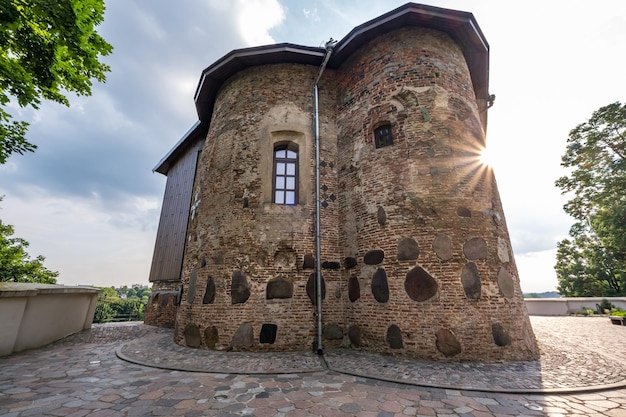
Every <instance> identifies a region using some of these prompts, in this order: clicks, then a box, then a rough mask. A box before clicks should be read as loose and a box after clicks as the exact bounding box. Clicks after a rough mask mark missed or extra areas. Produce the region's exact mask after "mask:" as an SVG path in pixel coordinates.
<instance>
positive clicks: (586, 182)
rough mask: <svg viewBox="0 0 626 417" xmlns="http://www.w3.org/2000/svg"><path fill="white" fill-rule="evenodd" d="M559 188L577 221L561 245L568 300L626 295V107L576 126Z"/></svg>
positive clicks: (562, 279)
mask: <svg viewBox="0 0 626 417" xmlns="http://www.w3.org/2000/svg"><path fill="white" fill-rule="evenodd" d="M561 165H562V166H563V167H565V168H568V169H570V171H569V174H568V175H565V176H563V177H561V178H559V179H558V180H557V181H556V186H557V187H559V188H560V189H561V192H562V193H563V194H566V195H571V196H572V198H571V199H570V200H569V201H568V202H567V203H566V204H565V206H564V210H565V212H566V213H567V214H569V215H571V216H572V217H574V218H575V219H576V220H577V222H576V223H575V224H574V225H573V226H572V228H571V230H570V236H571V237H572V239H564V240H563V241H561V242H559V245H558V252H557V264H556V266H555V269H556V271H557V277H558V279H559V290H560V292H561V294H562V295H566V296H611V295H626V104H624V105H622V104H621V103H619V102H616V103H613V104H610V105H608V106H605V107H602V108H600V109H598V110H597V111H595V112H594V113H593V115H592V116H591V118H590V119H589V120H588V121H587V122H585V123H582V124H580V125H578V126H577V127H576V128H574V129H573V130H572V131H571V132H570V134H569V139H568V141H567V148H566V151H565V154H564V155H563V157H562V164H561Z"/></svg>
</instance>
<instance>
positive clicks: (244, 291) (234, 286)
mask: <svg viewBox="0 0 626 417" xmlns="http://www.w3.org/2000/svg"><path fill="white" fill-rule="evenodd" d="M230 297H231V302H232V304H242V303H245V302H246V301H248V298H250V286H249V285H248V279H247V278H246V274H244V273H243V272H242V271H240V270H238V269H237V270H235V271H234V272H233V277H232V280H231V284H230Z"/></svg>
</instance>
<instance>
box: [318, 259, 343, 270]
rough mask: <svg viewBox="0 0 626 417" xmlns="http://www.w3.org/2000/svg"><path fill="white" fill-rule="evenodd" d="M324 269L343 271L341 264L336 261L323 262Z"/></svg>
mask: <svg viewBox="0 0 626 417" xmlns="http://www.w3.org/2000/svg"><path fill="white" fill-rule="evenodd" d="M322 268H324V269H332V270H337V269H341V264H340V263H339V262H334V261H324V262H322Z"/></svg>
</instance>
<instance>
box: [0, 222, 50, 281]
mask: <svg viewBox="0 0 626 417" xmlns="http://www.w3.org/2000/svg"><path fill="white" fill-rule="evenodd" d="M12 236H13V227H12V226H11V225H8V224H4V223H3V222H2V220H0V281H4V282H6V281H10V282H36V283H44V284H55V283H56V277H57V276H58V275H59V273H58V272H54V271H50V270H49V269H47V268H46V267H44V266H43V261H44V260H45V258H44V257H43V256H37V257H36V258H35V259H31V258H30V255H28V253H27V252H26V248H27V247H28V242H27V241H25V240H24V239H20V238H17V237H12Z"/></svg>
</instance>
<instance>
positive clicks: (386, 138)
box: [374, 124, 393, 148]
mask: <svg viewBox="0 0 626 417" xmlns="http://www.w3.org/2000/svg"><path fill="white" fill-rule="evenodd" d="M374 143H375V144H376V148H382V147H385V146H390V145H392V144H393V139H392V137H391V125H390V124H384V125H381V126H378V127H377V128H376V129H374Z"/></svg>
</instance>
